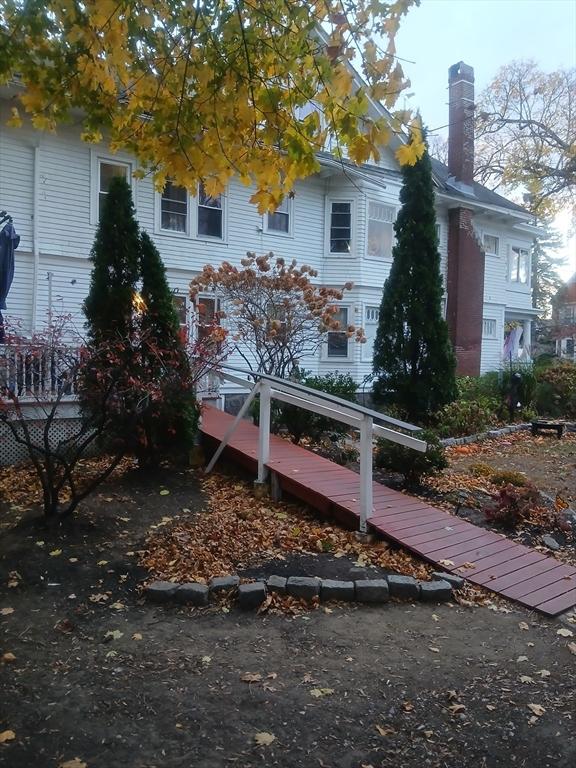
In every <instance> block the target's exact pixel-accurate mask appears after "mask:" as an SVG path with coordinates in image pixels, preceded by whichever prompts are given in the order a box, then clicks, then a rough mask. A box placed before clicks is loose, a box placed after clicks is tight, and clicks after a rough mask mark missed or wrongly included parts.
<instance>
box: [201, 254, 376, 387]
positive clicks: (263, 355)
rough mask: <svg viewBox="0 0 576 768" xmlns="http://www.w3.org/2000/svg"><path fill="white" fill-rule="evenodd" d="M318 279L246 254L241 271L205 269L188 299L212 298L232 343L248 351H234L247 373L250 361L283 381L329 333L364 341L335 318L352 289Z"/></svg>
mask: <svg viewBox="0 0 576 768" xmlns="http://www.w3.org/2000/svg"><path fill="white" fill-rule="evenodd" d="M317 276H318V273H317V271H316V270H315V269H313V268H312V267H310V266H308V265H307V264H303V265H301V266H299V265H298V263H297V261H296V260H295V259H293V260H292V261H286V260H285V259H284V258H282V257H276V256H275V255H274V254H273V253H272V252H270V253H267V254H264V255H262V256H257V255H256V254H255V253H250V252H249V253H247V254H246V257H245V258H244V259H242V261H241V266H240V268H239V267H236V266H234V265H232V264H230V263H229V262H227V261H225V262H223V263H222V264H221V265H220V266H219V267H214V266H212V265H211V264H207V265H206V266H205V267H204V269H203V270H202V272H201V273H200V274H199V275H198V276H197V277H195V278H194V279H193V280H192V282H191V283H190V295H191V297H192V299H193V300H194V299H196V298H197V297H198V296H199V295H201V294H203V293H207V292H208V293H211V292H214V293H215V294H217V295H218V296H219V297H220V299H221V302H222V305H223V307H224V310H225V312H226V314H227V315H228V317H229V319H230V325H231V332H232V334H233V335H234V337H235V339H236V340H240V339H241V340H242V341H243V343H244V345H247V346H248V347H249V350H250V351H249V352H248V353H247V354H245V353H244V352H243V351H242V350H241V349H238V353H239V354H240V355H242V356H243V357H244V359H245V361H246V363H247V365H248V367H250V368H252V367H253V358H255V360H256V363H257V365H258V370H259V371H261V372H262V373H268V374H271V375H275V376H281V377H284V376H289V375H290V374H291V373H292V372H293V370H294V369H295V368H296V367H297V366H298V365H299V363H300V360H301V358H303V357H306V356H309V355H313V354H314V353H315V352H316V351H317V350H318V348H319V346H320V344H321V343H322V342H323V341H324V339H325V338H326V334H327V333H329V332H337V333H342V334H344V335H345V336H346V338H349V339H350V338H353V339H355V340H356V341H358V342H360V343H363V342H365V341H366V338H365V336H364V331H363V329H362V328H357V327H356V326H354V325H352V324H346V325H344V324H343V322H342V320H341V319H340V317H339V311H340V309H339V307H338V302H339V301H341V300H342V298H343V297H344V293H345V292H346V291H350V290H351V289H352V287H353V285H352V283H346V284H345V285H344V286H343V287H342V288H340V289H339V288H328V287H326V286H321V285H317V284H315V283H313V282H312V280H313V279H315V278H316V277H317ZM252 356H253V357H252Z"/></svg>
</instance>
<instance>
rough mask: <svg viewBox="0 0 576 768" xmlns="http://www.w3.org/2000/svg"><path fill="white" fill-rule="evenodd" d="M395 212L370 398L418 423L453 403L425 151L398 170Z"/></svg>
mask: <svg viewBox="0 0 576 768" xmlns="http://www.w3.org/2000/svg"><path fill="white" fill-rule="evenodd" d="M402 178H403V187H402V191H401V193H400V201H401V203H402V208H401V210H400V212H399V214H398V218H397V220H396V223H395V225H394V229H395V232H396V245H395V246H394V249H393V252H392V255H393V259H394V261H393V263H392V268H391V270H390V275H389V277H388V279H387V280H386V283H385V285H384V293H383V296H382V303H381V305H380V318H379V324H378V330H377V333H376V340H375V343H374V358H373V372H374V375H375V383H374V390H373V392H374V399H375V401H376V402H379V403H382V404H384V405H395V406H397V407H399V408H400V409H401V410H402V411H403V412H404V413H405V415H406V417H407V418H408V419H410V420H411V421H415V422H420V423H426V422H428V421H429V420H430V417H431V415H432V414H433V413H434V412H435V411H437V410H438V409H439V408H441V407H442V406H443V405H446V404H447V403H450V402H452V401H453V400H454V399H455V397H456V381H455V369H456V362H455V357H454V353H453V351H452V347H451V344H450V340H449V337H448V326H447V325H446V322H445V320H444V319H443V317H442V311H441V306H442V295H443V289H442V277H441V274H440V254H439V251H438V236H437V234H436V213H435V209H434V188H433V184H432V166H431V163H430V158H429V156H428V152H425V153H424V155H423V156H422V158H421V159H420V160H418V161H417V162H416V163H415V164H414V165H405V166H403V167H402Z"/></svg>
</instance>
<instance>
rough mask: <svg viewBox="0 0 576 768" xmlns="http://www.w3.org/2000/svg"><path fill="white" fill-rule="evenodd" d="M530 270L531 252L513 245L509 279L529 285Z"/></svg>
mask: <svg viewBox="0 0 576 768" xmlns="http://www.w3.org/2000/svg"><path fill="white" fill-rule="evenodd" d="M529 272H530V254H529V253H528V251H527V250H526V249H525V248H518V247H516V246H513V247H512V249H511V251H510V260H509V265H508V279H509V280H510V281H511V282H513V283H522V284H523V285H528V282H529V279H528V278H529Z"/></svg>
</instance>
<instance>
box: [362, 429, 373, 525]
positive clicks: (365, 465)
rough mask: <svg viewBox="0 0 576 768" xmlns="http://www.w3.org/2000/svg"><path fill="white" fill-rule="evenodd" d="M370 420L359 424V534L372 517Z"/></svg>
mask: <svg viewBox="0 0 576 768" xmlns="http://www.w3.org/2000/svg"><path fill="white" fill-rule="evenodd" d="M372 428H373V424H372V419H371V417H370V416H364V417H363V418H362V422H361V424H360V533H367V532H368V518H369V517H371V516H372V507H373V499H372V496H373V486H372Z"/></svg>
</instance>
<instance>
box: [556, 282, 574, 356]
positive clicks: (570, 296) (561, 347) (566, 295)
mask: <svg viewBox="0 0 576 768" xmlns="http://www.w3.org/2000/svg"><path fill="white" fill-rule="evenodd" d="M553 305H554V309H553V312H552V323H553V327H554V336H555V337H556V354H557V355H558V357H561V358H563V359H564V360H572V361H573V362H576V350H575V348H574V347H575V342H576V274H574V275H572V277H571V278H570V279H569V280H568V281H567V282H566V283H564V285H563V286H562V287H561V288H560V289H559V291H558V293H557V294H556V296H555V298H554V304H553Z"/></svg>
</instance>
